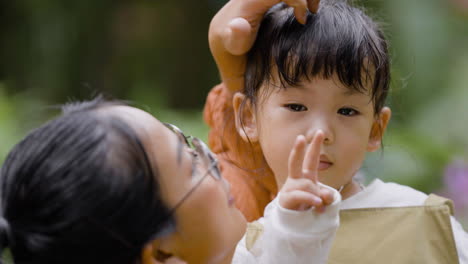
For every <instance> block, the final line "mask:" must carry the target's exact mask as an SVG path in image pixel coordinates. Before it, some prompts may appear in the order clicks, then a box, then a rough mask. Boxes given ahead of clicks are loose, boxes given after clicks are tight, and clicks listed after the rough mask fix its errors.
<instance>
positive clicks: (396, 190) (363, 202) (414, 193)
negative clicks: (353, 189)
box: [341, 179, 428, 209]
mask: <svg viewBox="0 0 468 264" xmlns="http://www.w3.org/2000/svg"><path fill="white" fill-rule="evenodd" d="M427 197H428V196H427V194H425V193H423V192H421V191H418V190H415V189H413V188H411V187H409V186H405V185H401V184H397V183H393V182H383V181H382V180H380V179H375V180H374V181H373V182H372V183H371V184H369V185H368V186H367V187H364V188H363V190H362V191H361V192H359V193H357V194H355V195H354V196H351V197H350V198H348V199H346V200H344V201H343V202H342V206H341V208H342V209H351V208H368V207H401V206H420V205H423V204H424V201H425V200H426V199H427Z"/></svg>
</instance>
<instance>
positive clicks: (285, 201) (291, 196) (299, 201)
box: [280, 190, 323, 210]
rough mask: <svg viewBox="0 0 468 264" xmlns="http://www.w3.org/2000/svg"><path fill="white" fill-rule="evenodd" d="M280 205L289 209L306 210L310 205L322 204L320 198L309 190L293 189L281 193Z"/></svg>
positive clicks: (317, 205) (319, 205)
mask: <svg viewBox="0 0 468 264" xmlns="http://www.w3.org/2000/svg"><path fill="white" fill-rule="evenodd" d="M281 196H282V197H281V199H280V202H281V206H282V207H284V208H286V209H290V210H307V209H310V208H311V207H321V206H323V202H322V199H320V197H318V196H316V195H313V194H312V193H310V192H305V191H301V190H294V191H291V192H285V193H281Z"/></svg>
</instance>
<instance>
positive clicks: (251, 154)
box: [203, 84, 278, 221]
mask: <svg viewBox="0 0 468 264" xmlns="http://www.w3.org/2000/svg"><path fill="white" fill-rule="evenodd" d="M232 96H233V92H230V91H229V90H228V89H227V88H226V87H225V86H224V85H223V84H220V85H218V86H215V87H214V88H213V89H212V90H211V91H210V93H209V94H208V97H207V100H206V104H205V109H204V113H203V114H204V119H205V122H206V123H207V124H208V126H209V127H210V132H209V135H208V144H209V146H210V148H211V150H212V151H213V152H214V153H216V154H217V156H218V159H219V162H220V167H221V171H222V173H223V177H224V178H225V179H227V180H228V181H229V183H230V184H231V193H232V194H233V196H234V197H235V200H236V206H237V207H238V208H239V210H241V212H242V213H243V214H244V216H245V217H246V219H247V220H248V221H253V220H256V219H258V218H260V217H261V216H263V210H264V208H265V206H266V205H267V204H268V203H269V202H270V201H271V200H272V199H273V198H274V197H275V196H276V193H277V190H278V189H277V186H276V181H275V178H274V175H273V172H272V171H271V169H270V168H269V166H268V164H267V163H266V161H265V159H264V157H263V153H262V150H261V148H260V146H259V145H258V144H256V143H252V144H250V143H248V142H245V141H244V140H243V139H242V138H241V137H240V136H239V134H238V133H237V131H236V126H235V122H234V111H233V107H232Z"/></svg>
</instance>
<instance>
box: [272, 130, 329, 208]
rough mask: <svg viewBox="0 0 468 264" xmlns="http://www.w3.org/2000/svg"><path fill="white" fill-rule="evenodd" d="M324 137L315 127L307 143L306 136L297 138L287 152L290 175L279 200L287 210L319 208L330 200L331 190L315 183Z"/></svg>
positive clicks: (316, 181)
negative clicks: (310, 139) (314, 131)
mask: <svg viewBox="0 0 468 264" xmlns="http://www.w3.org/2000/svg"><path fill="white" fill-rule="evenodd" d="M323 140H324V134H323V132H322V131H320V130H319V131H317V132H316V133H315V135H314V137H313V139H312V142H311V143H310V144H309V145H308V146H307V144H306V140H305V137H304V136H302V135H299V136H298V137H297V138H296V142H295V144H294V147H293V149H292V150H291V153H290V154H289V161H288V168H289V171H288V173H289V175H288V179H287V180H286V182H285V184H284V185H283V187H282V188H281V190H280V196H279V203H280V205H281V206H282V207H283V208H286V209H290V210H305V209H309V208H311V207H315V209H316V210H317V211H318V212H322V211H323V210H324V206H327V205H329V204H331V203H332V202H333V194H332V192H331V191H329V190H327V189H324V188H321V187H320V186H319V184H318V167H319V164H320V147H321V145H322V143H323Z"/></svg>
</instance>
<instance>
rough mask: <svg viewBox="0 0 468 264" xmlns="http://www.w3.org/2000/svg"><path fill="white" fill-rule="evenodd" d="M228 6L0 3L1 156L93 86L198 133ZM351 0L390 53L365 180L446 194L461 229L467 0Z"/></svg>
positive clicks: (467, 212) (467, 177)
mask: <svg viewBox="0 0 468 264" xmlns="http://www.w3.org/2000/svg"><path fill="white" fill-rule="evenodd" d="M225 2H226V1H225V0H198V1H194V0H182V1H167V0H166V1H163V0H159V1H143V0H134V1H128V0H127V1H124V0H113V1H106V0H103V1H91V0H80V1H57V0H16V1H11V0H0V40H1V41H0V58H1V61H0V163H1V162H2V161H3V160H4V158H5V156H6V154H7V153H8V151H9V149H11V147H12V146H13V145H14V144H15V143H17V142H18V141H19V140H20V139H21V138H22V137H23V136H24V135H25V134H26V133H27V131H29V130H30V129H32V128H34V127H36V126H38V125H39V124H41V123H43V122H44V121H45V120H48V119H50V118H51V117H52V116H54V115H56V114H57V113H58V112H57V110H56V108H54V107H53V106H56V105H59V104H62V103H64V102H68V101H71V100H83V99H89V98H91V97H92V96H93V95H95V94H97V93H104V94H107V95H110V96H112V97H114V98H118V99H124V100H131V101H133V102H134V103H135V105H136V106H138V107H141V108H143V109H145V110H147V111H149V112H151V113H152V114H154V115H155V116H156V117H158V118H159V119H161V120H163V121H169V122H172V123H174V124H177V125H178V126H179V127H181V128H182V129H184V130H185V131H188V132H189V133H191V134H193V135H196V136H198V137H201V138H204V139H206V137H207V127H206V126H205V125H204V123H203V121H202V115H201V111H202V107H203V105H204V100H205V97H206V94H207V93H208V91H209V89H210V88H211V87H212V86H213V85H215V84H217V83H218V82H219V77H218V74H217V71H216V66H215V64H214V61H213V59H212V58H211V56H210V53H209V49H208V43H207V31H208V25H209V21H210V19H211V18H212V17H213V15H214V14H215V12H216V11H217V10H218V9H219V8H221V7H222V6H223V5H224V4H225ZM358 3H359V4H360V5H362V6H364V7H365V8H366V9H367V10H368V13H369V14H370V15H371V16H372V17H375V18H377V20H379V21H381V22H382V26H383V28H384V30H385V32H386V34H387V36H388V39H389V41H390V50H391V57H392V61H393V70H392V71H393V83H392V93H391V96H390V100H389V105H390V106H391V107H392V110H393V118H392V120H391V125H390V128H389V130H388V132H387V135H386V138H385V142H384V145H385V148H384V151H383V152H379V153H375V154H372V155H370V156H369V158H368V159H367V161H366V163H365V165H364V168H363V175H364V177H365V180H366V181H370V180H371V179H373V178H375V177H379V178H382V179H384V180H389V181H395V182H398V183H402V184H407V185H410V186H412V187H415V188H417V189H419V190H422V191H424V192H437V193H440V194H443V195H446V196H448V197H450V198H452V199H454V200H455V203H456V210H457V214H458V216H459V218H460V219H462V221H463V222H464V224H465V226H468V198H467V196H468V195H465V192H466V191H468V133H467V131H468V111H467V110H468V106H467V104H468V89H467V88H468V0H392V1H384V0H378V1H377V0H367V1H364V0H363V1H359V2H358ZM465 190H466V191H465Z"/></svg>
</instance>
